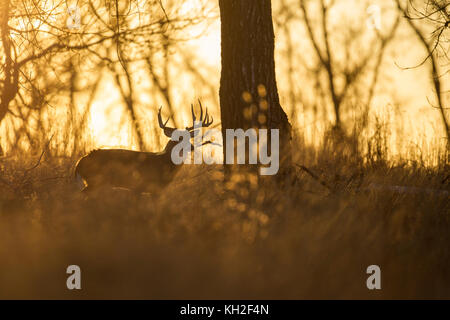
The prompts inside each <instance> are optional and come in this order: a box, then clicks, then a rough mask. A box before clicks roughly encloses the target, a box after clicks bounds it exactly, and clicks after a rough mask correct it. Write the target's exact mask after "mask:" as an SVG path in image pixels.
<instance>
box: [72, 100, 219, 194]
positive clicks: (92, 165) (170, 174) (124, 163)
mask: <svg viewBox="0 0 450 320" xmlns="http://www.w3.org/2000/svg"><path fill="white" fill-rule="evenodd" d="M200 108H201V105H200ZM192 117H193V122H194V123H195V120H196V118H195V114H194V111H193V107H192ZM158 121H159V125H160V127H161V128H162V129H163V130H164V134H165V135H166V136H168V137H171V135H172V133H173V131H174V130H176V129H174V128H169V127H167V126H166V124H167V121H168V120H167V121H166V123H163V122H162V119H161V109H160V110H159V113H158ZM200 121H202V125H204V126H209V125H211V123H212V118H211V121H209V117H208V112H206V116H205V119H203V110H202V109H201V116H200ZM195 129H196V128H194V125H193V126H192V127H189V128H186V130H187V131H188V132H189V133H190V136H191V137H193V136H194V135H195V134H196V133H195ZM207 143H209V141H208V142H207ZM177 144H178V142H177V141H173V140H170V141H169V142H168V143H167V145H166V147H165V148H164V150H163V151H161V152H139V151H132V150H124V149H97V150H93V151H91V152H90V153H89V154H87V155H86V156H84V157H82V158H81V159H80V160H78V162H77V164H76V167H75V172H74V173H75V177H76V178H77V180H79V181H80V182H82V184H83V185H84V186H85V188H84V189H83V191H84V192H88V191H89V193H90V192H92V191H95V190H98V189H99V188H103V187H111V188H112V187H120V188H127V189H130V190H132V191H135V192H138V193H141V192H149V193H153V194H156V193H158V192H160V191H162V190H163V189H164V187H165V186H167V185H168V184H169V183H170V182H171V181H172V180H173V178H174V176H175V174H176V173H177V171H178V169H179V168H180V167H181V166H180V165H176V164H174V163H173V161H172V159H171V154H172V149H173V148H174V147H175V146H176V145H177ZM203 144H205V143H203ZM86 184H87V187H86Z"/></svg>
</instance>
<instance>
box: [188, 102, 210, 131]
mask: <svg viewBox="0 0 450 320" xmlns="http://www.w3.org/2000/svg"><path fill="white" fill-rule="evenodd" d="M198 104H199V106H200V120H199V121H200V122H201V123H202V127H204V128H206V127H209V126H210V125H211V124H212V123H213V121H214V119H213V117H211V119H210V116H209V115H208V108H206V113H205V117H203V106H202V103H201V101H200V100H198ZM191 113H192V126H191V127H186V130H188V131H192V130H194V129H195V122H196V121H197V118H196V116H195V112H194V105H193V104H191Z"/></svg>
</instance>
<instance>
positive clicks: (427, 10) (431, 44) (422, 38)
mask: <svg viewBox="0 0 450 320" xmlns="http://www.w3.org/2000/svg"><path fill="white" fill-rule="evenodd" d="M396 4H397V8H398V10H399V11H400V12H401V13H402V14H403V15H404V17H405V18H406V21H407V23H408V25H409V26H410V28H411V29H412V30H413V32H414V34H415V35H416V37H417V38H418V40H419V42H420V43H421V45H422V46H423V47H424V48H425V52H426V57H425V58H424V59H423V60H422V62H420V63H419V64H418V65H416V66H413V67H412V68H416V67H419V66H421V65H423V64H425V63H426V62H427V61H429V64H430V67H431V68H430V77H431V79H432V83H433V86H434V91H435V94H436V101H437V106H435V107H436V108H437V109H438V110H439V113H440V116H441V120H442V124H443V127H444V130H445V134H446V138H447V149H448V150H450V126H449V120H448V119H447V115H446V109H447V108H448V107H447V106H446V105H445V102H444V92H443V83H442V81H443V76H444V75H445V73H446V72H443V71H440V70H441V65H440V62H439V61H440V52H442V53H443V56H444V57H445V59H444V60H446V63H449V62H450V59H449V57H448V56H447V52H448V48H445V46H447V47H448V43H449V40H450V39H449V38H448V30H447V29H448V27H449V24H450V15H449V8H450V3H447V2H444V1H437V0H430V1H427V2H426V4H425V5H424V6H420V4H419V5H417V4H415V3H414V2H413V1H412V0H408V1H407V2H406V3H402V1H400V0H396ZM418 21H421V22H423V24H431V25H432V26H433V28H434V30H433V31H432V32H431V37H429V36H428V32H427V31H426V29H425V28H423V27H422V26H421V24H419V23H418ZM438 48H441V49H442V50H437V49H438ZM447 72H448V71H447Z"/></svg>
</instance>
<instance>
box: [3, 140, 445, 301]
mask: <svg viewBox="0 0 450 320" xmlns="http://www.w3.org/2000/svg"><path fill="white" fill-rule="evenodd" d="M295 149H296V150H298V151H296V152H297V153H298V154H297V155H296V159H307V160H304V162H302V163H299V164H300V165H303V166H304V168H306V169H307V171H309V173H308V172H307V171H305V169H301V168H300V167H298V166H297V169H298V171H297V172H296V178H297V179H296V181H295V183H294V184H292V185H288V186H284V187H283V188H280V187H278V186H274V185H273V184H272V182H270V181H267V182H265V181H262V182H260V184H259V185H258V183H256V181H255V180H254V179H252V178H250V179H246V178H244V177H242V176H234V177H233V178H232V179H231V181H228V182H227V183H225V184H224V183H223V180H222V174H221V170H220V169H221V168H220V167H214V166H206V165H205V166H188V165H185V166H184V167H183V168H182V169H181V171H180V173H179V174H178V175H177V177H176V179H175V181H173V183H172V184H170V185H169V186H168V188H167V189H166V190H164V192H163V194H162V195H161V196H160V197H158V198H157V197H155V196H151V195H145V194H142V195H140V196H137V197H136V196H134V195H132V194H131V193H130V192H128V191H126V190H119V189H116V190H102V192H101V194H98V195H97V196H95V197H91V198H85V197H84V196H83V195H82V194H81V193H80V192H79V191H78V189H77V186H76V183H75V181H74V179H73V178H72V175H71V172H72V168H73V165H74V163H75V162H76V160H77V157H76V156H73V157H67V158H58V157H54V156H51V155H49V154H45V155H44V156H43V158H42V159H41V161H38V160H39V159H38V158H39V157H38V156H39V155H36V156H26V157H23V156H22V157H19V156H14V155H12V156H10V157H4V158H1V160H0V178H1V180H0V298H2V299H4V298H44V299H47V298H63V299H65V298H152V299H164V298H176V299H197V298H202V299H209V298H233V299H241V298H248V299H253V298H255V299H256V298H257V299H262V298H272V299H278V298H280V299H281V298H286V299H292V298H313V299H314V298H450V271H449V270H450V246H449V243H450V202H449V194H448V192H449V191H450V179H449V167H448V165H446V163H445V161H441V163H442V164H441V165H440V166H437V167H433V168H429V167H426V166H425V165H422V164H420V163H418V162H404V163H401V162H400V163H396V164H395V165H394V164H390V163H389V162H387V161H384V160H383V159H381V158H380V157H379V158H373V157H372V156H370V157H369V156H367V155H365V156H362V155H359V154H351V153H345V152H344V151H342V150H341V151H339V148H336V147H335V148H325V147H321V148H318V149H314V150H311V149H308V148H306V147H302V146H301V145H298V147H297V148H295ZM300 153H303V155H305V154H309V155H311V156H310V157H300V156H299V155H300ZM296 161H298V162H299V161H300V160H296ZM310 173H312V174H313V175H314V176H315V177H312V176H311V174H310ZM324 185H325V186H324ZM396 186H403V187H405V186H407V187H408V188H398V187H396ZM72 264H75V265H79V266H80V268H81V270H82V290H81V291H77V290H74V291H69V290H67V288H66V279H67V277H68V275H67V274H66V268H67V266H69V265H72ZM372 264H375V265H379V266H380V268H381V274H382V278H381V279H382V289H381V290H368V289H367V287H366V279H367V277H368V274H366V268H367V267H368V266H369V265H372Z"/></svg>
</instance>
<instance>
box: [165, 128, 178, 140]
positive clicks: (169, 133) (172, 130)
mask: <svg viewBox="0 0 450 320" xmlns="http://www.w3.org/2000/svg"><path fill="white" fill-rule="evenodd" d="M175 130H176V129H174V128H164V134H165V135H166V137H168V138H172V133H173V132H174V131H175Z"/></svg>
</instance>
